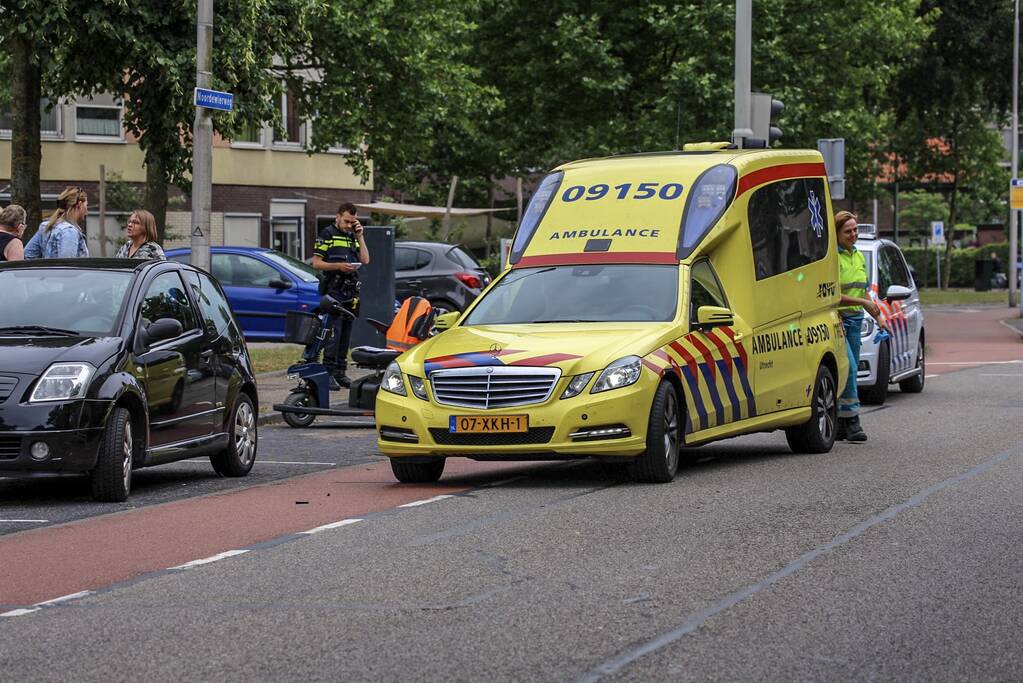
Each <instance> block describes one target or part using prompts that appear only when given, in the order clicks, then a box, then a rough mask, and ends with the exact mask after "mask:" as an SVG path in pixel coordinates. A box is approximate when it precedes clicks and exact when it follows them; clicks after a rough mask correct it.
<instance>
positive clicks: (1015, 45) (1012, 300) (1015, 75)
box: [1008, 0, 1023, 315]
mask: <svg viewBox="0 0 1023 683" xmlns="http://www.w3.org/2000/svg"><path fill="white" fill-rule="evenodd" d="M1015 4H1016V11H1015V14H1014V15H1013V18H1012V177H1013V178H1016V173H1017V171H1018V169H1019V0H1016V3H1015ZM1010 192H1012V190H1010ZM1018 227H1019V220H1018V214H1017V211H1016V209H1015V208H1013V206H1012V198H1011V197H1010V198H1009V273H1008V275H1009V307H1010V308H1011V307H1013V306H1015V305H1016V300H1017V299H1016V296H1017V292H1016V273H1017V270H1016V264H1017V262H1018V261H1019V253H1018V243H1017V234H1016V233H1017V231H1018ZM1020 305H1021V307H1023V301H1021V302H1020ZM1021 315H1023V312H1021Z"/></svg>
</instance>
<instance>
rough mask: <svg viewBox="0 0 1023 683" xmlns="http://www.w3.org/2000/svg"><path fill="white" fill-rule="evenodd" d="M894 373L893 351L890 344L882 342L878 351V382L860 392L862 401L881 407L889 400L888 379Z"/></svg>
mask: <svg viewBox="0 0 1023 683" xmlns="http://www.w3.org/2000/svg"><path fill="white" fill-rule="evenodd" d="M891 371H892V351H891V347H890V346H888V342H881V346H880V347H879V348H878V350H877V381H876V382H874V386H872V387H863V388H861V389H860V390H859V392H860V400H861V401H863V402H864V403H866V404H867V405H871V406H879V405H882V404H883V403H884V402H885V399H887V398H888V378H889V377H891Z"/></svg>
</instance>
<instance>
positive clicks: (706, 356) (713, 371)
mask: <svg viewBox="0 0 1023 683" xmlns="http://www.w3.org/2000/svg"><path fill="white" fill-rule="evenodd" d="M685 339H686V341H688V342H689V343H690V344H692V345H693V346H695V347H696V350H697V351H699V352H700V355H702V356H703V361H704V362H705V363H706V364H707V367H708V368H710V376H711V379H715V380H716V379H717V378H718V373H717V363H715V362H714V354H713V353H711V352H710V349H708V348H707V347H706V346H704V344H703V342H701V341H700V340H699V339H697V338H696V337H695V336H694V335H693V334H692V333H689V334H687V335H686V336H685Z"/></svg>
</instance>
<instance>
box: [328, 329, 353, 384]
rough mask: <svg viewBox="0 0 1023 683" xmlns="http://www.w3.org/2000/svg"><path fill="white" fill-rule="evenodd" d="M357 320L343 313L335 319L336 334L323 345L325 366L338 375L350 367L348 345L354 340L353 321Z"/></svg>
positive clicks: (329, 371)
mask: <svg viewBox="0 0 1023 683" xmlns="http://www.w3.org/2000/svg"><path fill="white" fill-rule="evenodd" d="M354 322H355V321H354V320H352V319H351V318H349V317H348V316H347V315H343V316H341V317H339V318H338V319H337V320H335V321H334V334H332V335H331V336H330V339H328V340H327V344H326V346H324V347H323V366H324V367H325V368H326V369H327V372H328V373H330V374H331V375H333V376H335V377H337V376H340V375H343V374H345V370H347V369H348V345H349V344H351V342H352V323H354Z"/></svg>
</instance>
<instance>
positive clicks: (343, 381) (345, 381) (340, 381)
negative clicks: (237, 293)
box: [331, 375, 352, 389]
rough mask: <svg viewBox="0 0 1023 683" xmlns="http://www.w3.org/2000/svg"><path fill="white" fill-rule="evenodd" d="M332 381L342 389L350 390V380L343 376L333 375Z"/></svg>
mask: <svg viewBox="0 0 1023 683" xmlns="http://www.w3.org/2000/svg"><path fill="white" fill-rule="evenodd" d="M331 379H332V380H334V381H335V382H337V383H338V385H340V386H341V387H342V388H344V389H351V388H352V380H350V379H348V378H347V377H346V376H345V375H335V376H333V377H331Z"/></svg>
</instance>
